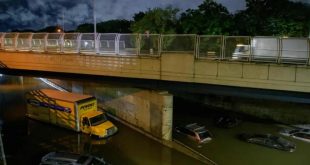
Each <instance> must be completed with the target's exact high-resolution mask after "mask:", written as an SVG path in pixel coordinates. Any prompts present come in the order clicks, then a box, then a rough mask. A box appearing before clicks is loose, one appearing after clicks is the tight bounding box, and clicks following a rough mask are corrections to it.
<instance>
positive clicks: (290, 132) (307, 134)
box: [280, 128, 310, 143]
mask: <svg viewBox="0 0 310 165" xmlns="http://www.w3.org/2000/svg"><path fill="white" fill-rule="evenodd" d="M280 134H281V135H284V136H289V137H292V138H295V139H298V140H302V141H305V142H309V143H310V129H302V128H296V129H295V128H292V129H284V130H282V131H280Z"/></svg>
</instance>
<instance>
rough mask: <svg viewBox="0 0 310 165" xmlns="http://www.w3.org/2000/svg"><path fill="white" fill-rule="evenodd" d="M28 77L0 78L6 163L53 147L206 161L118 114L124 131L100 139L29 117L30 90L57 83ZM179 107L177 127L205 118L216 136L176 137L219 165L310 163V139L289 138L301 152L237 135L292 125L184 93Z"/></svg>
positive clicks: (139, 159)
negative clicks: (220, 122) (222, 124)
mask: <svg viewBox="0 0 310 165" xmlns="http://www.w3.org/2000/svg"><path fill="white" fill-rule="evenodd" d="M22 82H23V79H22V78H21V77H15V76H9V78H5V80H4V79H2V81H0V108H1V109H0V117H1V120H2V121H3V122H2V139H3V146H4V151H5V156H6V162H7V164H9V165H10V164H13V165H14V164H39V162H40V159H41V157H42V156H43V155H45V154H47V153H49V152H51V151H65V152H75V153H83V154H92V155H95V156H98V157H102V158H104V160H106V161H107V162H109V163H111V164H126V165H127V164H133V165H135V164H137V165H140V164H141V165H159V164H163V165H166V164H167V165H168V164H173V165H179V164H180V165H182V164H184V165H187V164H195V165H196V164H203V163H201V162H200V161H198V160H196V159H194V158H191V157H189V156H187V155H185V154H182V153H180V152H178V151H176V150H174V149H170V148H168V147H166V146H164V145H162V144H160V143H158V142H157V141H154V140H152V139H150V138H148V137H147V136H145V135H143V134H141V133H139V132H136V131H135V130H133V129H131V128H129V127H127V126H125V125H123V124H122V123H119V122H118V121H114V120H112V119H111V120H112V121H113V123H114V124H115V125H116V126H117V127H118V128H119V131H118V133H117V134H116V135H115V136H112V137H110V138H108V139H96V138H93V137H90V136H89V135H86V134H81V133H76V132H74V131H71V130H67V129H64V128H60V127H57V126H53V125H51V124H48V123H42V122H40V121H36V120H32V119H29V118H27V117H25V114H26V106H25V101H24V94H25V92H27V91H29V90H33V89H41V88H51V87H50V86H49V85H47V84H45V83H43V82H41V81H40V80H38V79H35V81H30V82H31V83H29V82H27V83H25V82H24V83H22ZM89 88H91V86H89ZM173 108H174V110H173V111H174V113H173V125H174V126H177V125H184V124H188V123H193V122H197V123H201V124H203V125H205V126H206V128H207V129H208V130H209V131H210V132H211V134H212V140H211V141H210V142H208V143H206V144H198V143H196V142H194V141H192V140H191V139H189V138H187V137H186V136H184V135H181V134H179V133H176V132H173V138H174V139H176V140H178V141H180V142H181V143H183V144H185V145H186V146H189V147H190V148H192V149H193V150H195V151H198V152H199V153H201V154H202V155H205V156H207V157H208V158H210V159H211V160H213V161H215V162H216V163H217V164H219V165H241V164H252V165H256V164H257V165H261V164H281V165H288V164H290V165H291V164H294V165H308V164H309V163H310V157H309V153H310V143H307V142H303V141H300V140H296V139H292V138H287V137H285V138H286V139H289V140H290V141H292V142H294V143H295V144H296V147H297V148H296V150H295V152H292V153H290V152H285V151H281V150H276V149H271V148H267V147H264V146H259V145H255V144H250V143H246V142H244V141H241V140H239V139H238V138H237V135H238V134H240V133H272V134H274V135H277V136H281V135H279V130H281V129H282V128H283V127H287V126H285V125H283V124H279V123H276V122H272V121H266V120H260V119H256V118H254V117H248V116H244V115H242V114H235V113H232V112H228V111H223V110H221V109H214V108H211V107H207V106H202V105H201V104H197V103H195V102H191V101H188V100H184V99H180V98H178V97H175V98H174V107H173ZM219 115H240V118H241V119H242V121H241V122H240V124H238V125H237V126H236V127H233V128H229V129H225V128H219V127H217V126H216V124H215V121H216V118H217V117H218V116H219ZM309 115H310V114H309Z"/></svg>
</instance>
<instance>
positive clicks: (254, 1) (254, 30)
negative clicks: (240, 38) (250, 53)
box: [234, 0, 310, 36]
mask: <svg viewBox="0 0 310 165" xmlns="http://www.w3.org/2000/svg"><path fill="white" fill-rule="evenodd" d="M246 6H247V8H246V10H244V11H240V12H239V13H237V14H235V16H234V21H235V22H236V25H238V26H237V27H236V29H238V32H237V34H241V35H275V36H282V35H286V36H307V35H308V34H309V27H310V6H309V5H306V4H302V3H296V2H291V1H289V0H246Z"/></svg>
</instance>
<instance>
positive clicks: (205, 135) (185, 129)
mask: <svg viewBox="0 0 310 165" xmlns="http://www.w3.org/2000/svg"><path fill="white" fill-rule="evenodd" d="M175 130H176V132H178V133H181V134H184V135H186V136H188V137H189V138H191V139H193V140H195V141H197V142H198V143H205V142H208V141H210V140H212V138H211V133H210V132H209V131H208V130H207V129H206V128H205V126H203V125H200V124H197V123H191V124H187V125H185V126H182V127H176V128H175Z"/></svg>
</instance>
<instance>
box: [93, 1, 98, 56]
mask: <svg viewBox="0 0 310 165" xmlns="http://www.w3.org/2000/svg"><path fill="white" fill-rule="evenodd" d="M93 17H94V43H95V51H96V53H97V44H96V34H97V25H96V12H95V0H93Z"/></svg>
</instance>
